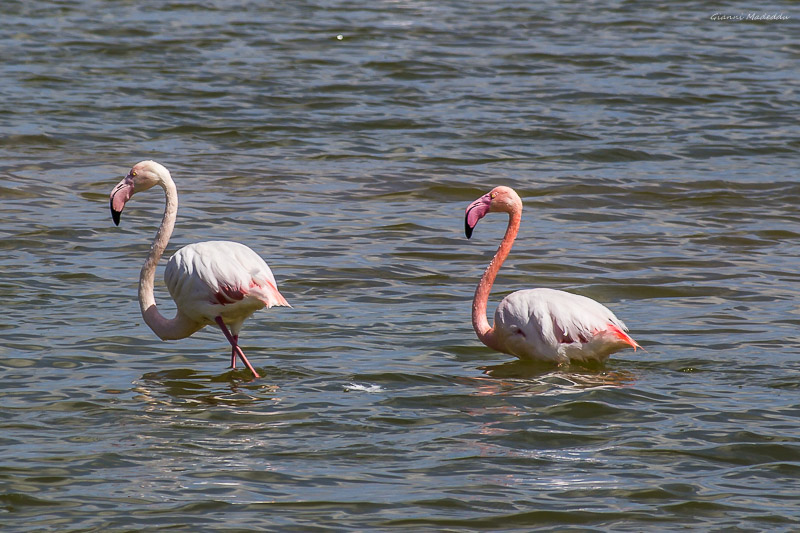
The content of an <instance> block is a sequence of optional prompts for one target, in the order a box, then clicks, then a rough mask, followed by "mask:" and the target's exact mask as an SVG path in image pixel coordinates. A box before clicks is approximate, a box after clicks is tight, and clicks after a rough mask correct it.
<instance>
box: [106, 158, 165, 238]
mask: <svg viewBox="0 0 800 533" xmlns="http://www.w3.org/2000/svg"><path fill="white" fill-rule="evenodd" d="M164 176H167V177H168V176H169V171H168V170H167V169H166V168H164V166H163V165H161V164H159V163H156V162H155V161H142V162H140V163H136V164H135V165H134V166H133V168H132V169H131V170H130V172H128V175H127V176H125V177H124V178H122V181H120V182H119V183H117V186H116V187H114V189H113V190H112V191H111V195H110V204H111V219H112V220H113V221H114V224H116V225H117V226H119V216H120V215H121V214H122V210H123V209H124V208H125V204H126V203H127V202H128V200H130V199H131V196H133V195H134V193H137V192H141V191H146V190H147V189H149V188H151V187H153V186H155V185H158V184H160V183H162V182H163V181H164V179H165V178H164Z"/></svg>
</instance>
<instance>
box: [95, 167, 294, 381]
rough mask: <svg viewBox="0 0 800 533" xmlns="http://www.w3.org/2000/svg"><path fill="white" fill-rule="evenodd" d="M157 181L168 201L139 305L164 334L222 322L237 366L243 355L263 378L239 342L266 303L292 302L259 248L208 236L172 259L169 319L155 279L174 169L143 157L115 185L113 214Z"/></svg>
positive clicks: (172, 213)
mask: <svg viewBox="0 0 800 533" xmlns="http://www.w3.org/2000/svg"><path fill="white" fill-rule="evenodd" d="M156 185H159V186H161V188H163V189H164V193H165V195H166V207H165V208H164V218H163V219H162V220H161V226H160V227H159V228H158V231H157V232H156V236H155V239H154V240H153V245H152V247H151V248H150V253H149V254H148V255H147V259H145V261H144V265H143V266H142V271H141V274H140V275H139V306H140V307H141V311H142V317H143V318H144V321H145V323H146V324H147V325H148V326H150V329H152V330H153V333H155V334H156V335H157V336H158V337H159V338H160V339H161V340H173V339H184V338H186V337H189V336H190V335H192V334H193V333H195V332H196V331H198V330H200V329H202V328H204V327H205V326H208V325H210V324H214V323H216V324H217V325H218V326H219V328H220V330H222V333H223V334H224V335H225V338H226V339H227V340H228V342H229V343H230V345H231V368H236V356H237V355H238V356H239V357H240V358H241V359H242V362H243V363H244V364H245V366H246V367H247V368H248V369H249V370H250V372H252V373H253V377H254V378H258V377H259V375H258V372H256V370H255V369H254V368H253V365H251V364H250V361H248V360H247V357H245V355H244V352H243V351H242V349H241V348H240V347H239V331H240V330H241V328H242V324H243V323H244V321H245V320H246V319H247V318H248V317H249V316H250V315H252V314H253V313H254V312H256V311H258V310H259V309H263V308H264V307H272V306H286V307H291V306H290V305H289V303H288V302H287V301H286V299H285V298H284V297H283V295H282V294H281V293H280V292H279V291H278V286H277V283H276V282H275V277H274V276H273V275H272V271H271V270H270V268H269V266H268V265H267V263H266V262H264V260H263V259H262V258H261V257H259V255H258V254H257V253H255V252H254V251H253V250H251V249H250V248H248V247H247V246H245V245H244V244H240V243H238V242H231V241H206V242H198V243H195V244H190V245H188V246H184V247H183V248H181V249H180V250H178V251H177V252H175V255H173V256H172V257H171V258H170V260H169V262H168V263H167V268H166V270H165V272H164V281H165V282H166V284H167V288H168V289H169V293H170V295H171V296H172V299H173V300H175V305H176V306H177V308H178V310H177V313H176V314H175V317H174V318H171V319H168V318H166V317H164V316H163V315H162V314H161V313H159V311H158V308H157V307H156V301H155V296H154V295H153V285H154V280H155V273H156V266H157V265H158V261H159V259H161V255H162V254H163V253H164V249H165V248H166V247H167V242H169V238H170V236H171V235H172V230H173V228H174V227H175V218H176V216H177V213H178V191H177V189H176V188H175V182H174V181H172V176H170V173H169V171H168V170H167V169H166V168H165V167H164V166H163V165H161V164H159V163H156V162H155V161H141V162H139V163H137V164H136V165H134V166H133V168H131V170H130V172H128V175H127V176H125V177H124V178H123V179H122V181H120V182H119V183H118V184H117V186H116V187H114V189H113V190H112V191H111V195H110V204H111V218H112V220H113V221H114V224H115V225H117V226H119V219H120V214H121V213H122V210H123V208H124V207H125V204H126V203H127V202H128V200H130V199H131V197H132V196H133V195H134V194H135V193H137V192H141V191H146V190H148V189H150V188H151V187H154V186H156Z"/></svg>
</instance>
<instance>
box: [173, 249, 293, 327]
mask: <svg viewBox="0 0 800 533" xmlns="http://www.w3.org/2000/svg"><path fill="white" fill-rule="evenodd" d="M164 281H165V282H166V285H167V288H168V289H169V293H170V295H171V296H172V298H173V300H175V304H176V305H177V306H178V309H180V310H181V311H182V312H183V313H184V314H186V315H188V316H189V317H190V318H193V319H194V320H196V321H198V322H203V323H207V324H208V323H211V322H213V320H214V317H216V316H222V317H223V318H224V319H226V321H234V322H236V321H240V320H244V318H246V317H247V316H249V315H251V314H252V313H253V312H255V311H257V310H258V309H261V308H263V307H265V306H269V307H272V306H273V305H288V303H287V302H286V300H285V299H284V298H283V296H282V295H281V294H280V292H278V288H277V284H276V282H275V277H274V276H273V274H272V271H271V270H270V268H269V266H268V265H267V263H266V262H265V261H264V260H263V259H262V258H261V257H260V256H259V255H258V254H257V253H255V252H254V251H253V250H251V249H250V248H248V247H247V246H245V245H243V244H240V243H237V242H231V241H206V242H199V243H195V244H190V245H188V246H184V247H183V248H181V249H180V250H178V251H177V252H175V255H173V256H172V257H171V258H170V260H169V262H168V263H167V268H166V270H165V271H164Z"/></svg>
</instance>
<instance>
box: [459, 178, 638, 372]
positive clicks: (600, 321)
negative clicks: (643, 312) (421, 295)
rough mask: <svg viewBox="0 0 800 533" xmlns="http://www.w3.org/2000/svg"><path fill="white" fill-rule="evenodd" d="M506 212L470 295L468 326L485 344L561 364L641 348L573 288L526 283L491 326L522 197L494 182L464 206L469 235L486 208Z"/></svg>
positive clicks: (602, 358)
mask: <svg viewBox="0 0 800 533" xmlns="http://www.w3.org/2000/svg"><path fill="white" fill-rule="evenodd" d="M493 212H504V213H508V218H509V220H508V228H507V229H506V233H505V235H504V236H503V240H502V242H501V243H500V246H499V247H498V249H497V252H496V253H495V255H494V257H493V258H492V260H491V262H490V263H489V266H488V267H487V268H486V271H485V272H484V273H483V275H482V276H481V280H480V283H478V288H477V289H476V290H475V298H474V299H473V301H472V327H473V328H474V329H475V333H476V334H477V335H478V338H479V339H480V340H481V342H483V343H484V344H485V345H486V346H488V347H489V348H492V349H494V350H497V351H499V352H503V353H507V354H510V355H515V356H517V357H519V358H520V359H524V360H535V361H548V362H551V363H556V364H559V365H560V364H565V363H568V362H570V361H599V362H603V361H605V360H606V359H608V357H609V356H610V355H611V354H612V353H614V352H617V351H619V350H622V349H623V348H626V347H633V349H634V350H636V348H640V346H639V345H638V344H637V343H636V341H634V340H633V339H632V338H631V337H630V336H629V335H628V334H627V333H626V332H627V331H628V328H627V327H626V326H625V324H624V323H623V322H622V321H621V320H619V319H618V318H617V317H616V316H614V313H612V312H611V311H610V310H609V309H608V308H607V307H605V306H604V305H602V304H600V303H598V302H596V301H594V300H592V299H590V298H587V297H585V296H580V295H577V294H572V293H568V292H564V291H559V290H553V289H543V288H540V289H527V290H521V291H517V292H513V293H511V294H509V295H508V296H506V297H505V298H504V299H503V301H501V302H500V305H499V306H498V307H497V310H496V311H495V315H494V327H491V326H489V321H488V320H487V318H486V304H487V301H488V299H489V293H490V292H491V290H492V284H493V283H494V280H495V278H496V277H497V272H498V271H499V270H500V267H501V266H502V265H503V262H504V261H505V260H506V257H508V254H509V252H510V251H511V247H512V245H513V244H514V239H515V238H516V236H517V233H518V232H519V225H520V220H521V219H522V200H521V199H520V197H519V195H518V194H517V193H516V191H514V189H512V188H510V187H503V186H501V187H495V188H494V189H492V190H491V191H489V192H488V193H486V194H484V195H483V196H481V197H480V198H478V199H477V200H475V201H474V202H472V203H471V204H469V206H468V207H467V209H466V215H465V219H464V231H465V233H466V235H467V238H468V239H469V238H470V237H472V231H473V229H474V228H475V226H476V225H477V223H478V221H479V220H480V219H481V218H483V217H484V216H486V214H487V213H493Z"/></svg>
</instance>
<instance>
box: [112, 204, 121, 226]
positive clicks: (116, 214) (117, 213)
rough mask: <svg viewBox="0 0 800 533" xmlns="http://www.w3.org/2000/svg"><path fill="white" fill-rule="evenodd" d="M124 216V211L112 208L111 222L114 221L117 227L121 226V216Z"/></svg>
mask: <svg viewBox="0 0 800 533" xmlns="http://www.w3.org/2000/svg"><path fill="white" fill-rule="evenodd" d="M121 214H122V211H115V210H114V208H113V207H112V208H111V220H113V221H114V225H115V226H119V216H120V215H121Z"/></svg>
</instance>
